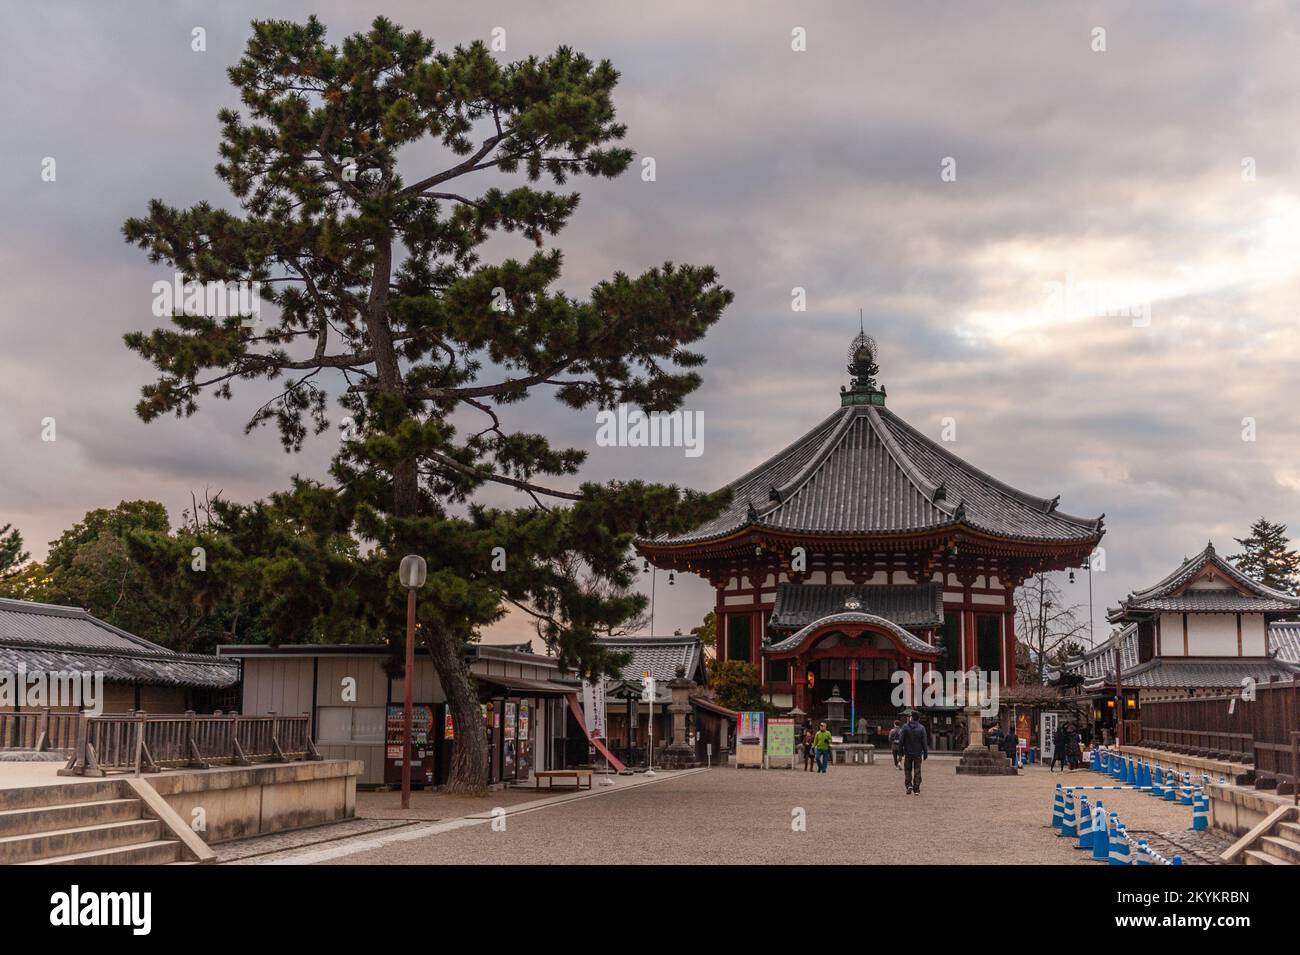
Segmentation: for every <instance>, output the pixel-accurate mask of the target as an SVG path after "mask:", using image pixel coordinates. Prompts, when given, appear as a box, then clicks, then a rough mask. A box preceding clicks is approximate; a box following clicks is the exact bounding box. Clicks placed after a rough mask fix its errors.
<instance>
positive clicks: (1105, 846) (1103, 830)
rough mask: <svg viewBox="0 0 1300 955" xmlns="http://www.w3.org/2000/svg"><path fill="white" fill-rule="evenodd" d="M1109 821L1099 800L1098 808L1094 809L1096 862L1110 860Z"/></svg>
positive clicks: (1093, 839)
mask: <svg viewBox="0 0 1300 955" xmlns="http://www.w3.org/2000/svg"><path fill="white" fill-rule="evenodd" d="M1108 832H1109V823H1108V821H1107V819H1106V810H1105V808H1104V807H1103V806H1102V804H1101V800H1100V799H1099V800H1097V808H1096V809H1094V810H1093V811H1092V858H1093V861H1094V862H1108V861H1109V860H1110V836H1109V835H1108Z"/></svg>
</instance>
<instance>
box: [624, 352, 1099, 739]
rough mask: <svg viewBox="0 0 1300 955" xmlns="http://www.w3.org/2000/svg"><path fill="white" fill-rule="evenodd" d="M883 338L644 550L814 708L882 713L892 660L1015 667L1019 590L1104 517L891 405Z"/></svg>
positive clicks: (1081, 557) (897, 664)
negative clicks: (1000, 471)
mask: <svg viewBox="0 0 1300 955" xmlns="http://www.w3.org/2000/svg"><path fill="white" fill-rule="evenodd" d="M875 359H876V347H875V343H874V342H873V341H872V340H871V339H870V338H869V337H868V336H866V335H865V334H860V335H858V336H857V337H856V338H855V339H854V340H853V342H852V344H851V345H850V348H849V365H848V370H849V372H850V374H851V375H852V383H851V385H850V387H848V388H847V389H846V388H841V393H840V399H839V408H838V409H837V410H836V411H834V412H833V413H832V414H831V415H830V416H829V417H827V418H826V419H825V420H823V421H822V422H820V423H819V424H817V425H816V426H815V427H814V428H812V430H810V431H809V432H808V433H807V434H805V435H804V436H803V437H801V438H799V439H798V440H797V441H795V442H794V443H793V444H791V445H790V446H789V447H787V448H785V449H784V450H782V451H780V452H778V453H777V454H775V455H774V456H772V457H771V458H769V459H767V460H766V461H764V462H763V463H762V464H760V465H758V467H756V468H754V469H753V470H751V471H750V472H749V473H747V474H745V475H744V476H742V477H740V478H738V479H737V480H735V481H733V482H732V483H731V484H729V485H727V487H728V489H730V491H731V492H732V501H731V505H730V506H729V507H728V508H727V509H726V510H725V511H724V512H723V513H722V514H720V515H719V516H718V517H716V518H714V519H713V520H711V521H709V522H707V523H705V524H703V525H701V526H700V527H697V528H695V529H694V530H692V531H691V532H689V533H687V534H682V535H679V536H665V537H659V538H655V539H643V540H640V541H639V542H638V544H637V547H638V550H639V551H640V553H641V554H643V555H644V556H645V558H646V559H648V560H649V561H650V562H652V563H654V564H655V565H656V566H658V567H661V568H666V569H668V570H670V571H673V572H688V573H694V574H698V575H700V576H701V577H704V578H705V579H706V580H708V581H709V583H710V584H712V585H713V587H714V589H715V592H716V601H715V604H714V610H715V611H716V613H717V619H718V621H719V631H718V659H719V660H744V661H748V662H750V663H753V664H754V665H756V666H757V667H759V669H760V674H761V679H762V683H763V689H764V694H765V695H768V696H769V697H770V699H771V700H772V702H773V703H775V704H776V705H777V706H783V707H794V706H797V707H799V708H800V709H802V710H804V711H805V712H807V713H810V714H811V715H812V716H813V718H815V719H819V718H822V716H823V715H824V714H825V712H826V700H827V699H828V697H830V695H831V694H832V693H833V692H834V691H835V690H837V689H838V691H839V692H840V694H841V695H842V696H843V697H844V698H846V699H850V700H852V701H853V704H854V710H855V713H856V715H858V716H865V717H867V718H868V720H869V721H875V722H876V723H879V722H880V721H882V720H883V721H886V723H887V721H888V719H889V718H891V717H892V716H893V715H895V714H896V712H897V707H895V706H893V705H892V704H891V702H890V697H891V691H892V689H893V686H894V683H893V682H892V676H893V675H894V674H895V673H898V672H900V671H902V672H904V673H907V674H909V675H910V674H913V673H916V672H920V673H922V674H924V673H925V672H927V671H931V670H936V669H937V670H941V671H944V672H945V673H957V672H963V673H964V672H966V671H970V670H972V669H979V670H982V671H985V672H986V673H989V674H996V677H995V678H996V679H997V680H998V681H999V682H1000V684H1001V685H1003V686H1011V685H1014V683H1015V653H1016V636H1015V604H1014V600H1013V598H1014V594H1015V590H1016V588H1017V587H1019V586H1020V585H1021V584H1022V583H1023V582H1024V581H1025V580H1026V579H1027V578H1028V577H1030V576H1032V575H1033V574H1036V573H1040V572H1044V571H1052V570H1061V569H1064V568H1067V567H1077V566H1080V565H1082V564H1083V562H1084V561H1085V560H1086V559H1087V557H1088V556H1089V555H1090V554H1091V552H1092V551H1093V549H1094V548H1095V547H1096V545H1097V543H1098V542H1099V541H1100V540H1101V537H1102V534H1103V528H1102V519H1101V518H1100V517H1098V518H1081V517H1072V516H1071V515H1069V514H1066V513H1064V512H1063V511H1061V510H1060V509H1059V508H1058V506H1057V503H1058V499H1057V498H1050V499H1049V498H1040V497H1034V496H1032V495H1029V494H1026V493H1024V492H1023V491H1019V490H1016V489H1015V488H1012V487H1010V486H1009V485H1007V484H1005V483H1003V482H1001V481H998V480H997V479H996V478H994V477H992V476H990V475H989V474H987V473H985V472H984V471H982V470H980V469H978V468H976V467H974V466H972V465H970V464H968V463H966V462H965V461H963V460H962V459H961V458H959V457H957V456H956V455H955V454H954V453H953V452H952V451H950V450H949V449H948V448H947V447H945V446H944V445H943V444H942V443H940V442H936V441H933V440H931V439H930V438H928V437H926V436H925V435H923V434H921V433H920V432H919V431H917V430H916V429H915V428H913V427H912V426H910V425H909V424H907V423H906V422H905V421H903V419H902V418H900V417H899V416H898V415H896V414H894V413H893V412H892V411H890V410H889V408H887V407H886V404H885V399H886V396H885V389H884V388H883V387H881V386H879V385H877V383H876V374H877V372H878V368H877V365H876V360H875Z"/></svg>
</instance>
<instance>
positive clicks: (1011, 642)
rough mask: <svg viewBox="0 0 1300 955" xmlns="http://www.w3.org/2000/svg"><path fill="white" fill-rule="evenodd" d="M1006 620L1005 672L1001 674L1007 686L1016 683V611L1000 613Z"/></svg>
mask: <svg viewBox="0 0 1300 955" xmlns="http://www.w3.org/2000/svg"><path fill="white" fill-rule="evenodd" d="M1002 619H1003V620H1004V621H1005V622H1006V623H1005V626H1004V627H1003V631H1004V632H1005V633H1006V651H1005V654H1006V659H1007V663H1006V667H1007V672H1006V673H1005V674H1003V677H1002V682H1003V683H1004V684H1005V685H1006V686H1008V687H1011V686H1015V685H1016V612H1015V610H1010V611H1008V612H1007V613H1005V614H1003V615H1002Z"/></svg>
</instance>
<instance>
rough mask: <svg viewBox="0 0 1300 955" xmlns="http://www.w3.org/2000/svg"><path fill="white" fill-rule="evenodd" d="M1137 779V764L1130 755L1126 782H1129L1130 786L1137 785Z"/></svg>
mask: <svg viewBox="0 0 1300 955" xmlns="http://www.w3.org/2000/svg"><path fill="white" fill-rule="evenodd" d="M1137 781H1138V777H1137V766H1136V765H1135V763H1134V761H1133V759H1132V758H1131V757H1130V759H1129V761H1128V772H1127V773H1126V774H1125V775H1124V782H1126V783H1128V784H1129V785H1130V786H1136V785H1137Z"/></svg>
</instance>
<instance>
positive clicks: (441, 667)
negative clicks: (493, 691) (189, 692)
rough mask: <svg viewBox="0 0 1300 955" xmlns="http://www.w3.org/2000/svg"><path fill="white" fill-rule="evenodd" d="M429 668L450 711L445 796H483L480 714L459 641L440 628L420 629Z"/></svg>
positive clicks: (485, 771)
mask: <svg viewBox="0 0 1300 955" xmlns="http://www.w3.org/2000/svg"><path fill="white" fill-rule="evenodd" d="M424 630H425V633H426V634H428V636H427V638H426V642H427V644H428V647H429V657H430V658H431V659H432V660H433V668H434V669H435V670H437V671H438V679H439V681H441V683H442V688H443V692H444V693H446V694H447V705H448V706H449V707H450V708H451V719H452V727H453V729H454V731H455V733H456V739H455V742H454V744H453V745H452V747H451V772H450V773H449V774H448V776H447V786H446V789H447V791H448V792H454V793H471V794H474V795H482V794H483V793H486V792H487V782H488V756H489V754H488V743H487V735H486V733H485V732H484V728H483V710H482V709H481V707H480V706H479V702H478V697H477V695H475V693H474V689H473V686H472V685H471V684H470V676H469V669H468V668H467V667H466V666H465V658H464V657H463V656H462V655H461V652H460V646H459V641H458V640H456V638H455V637H453V636H452V635H451V634H450V633H448V632H447V630H446V628H444V627H436V628H435V627H429V626H425V627H424Z"/></svg>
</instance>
